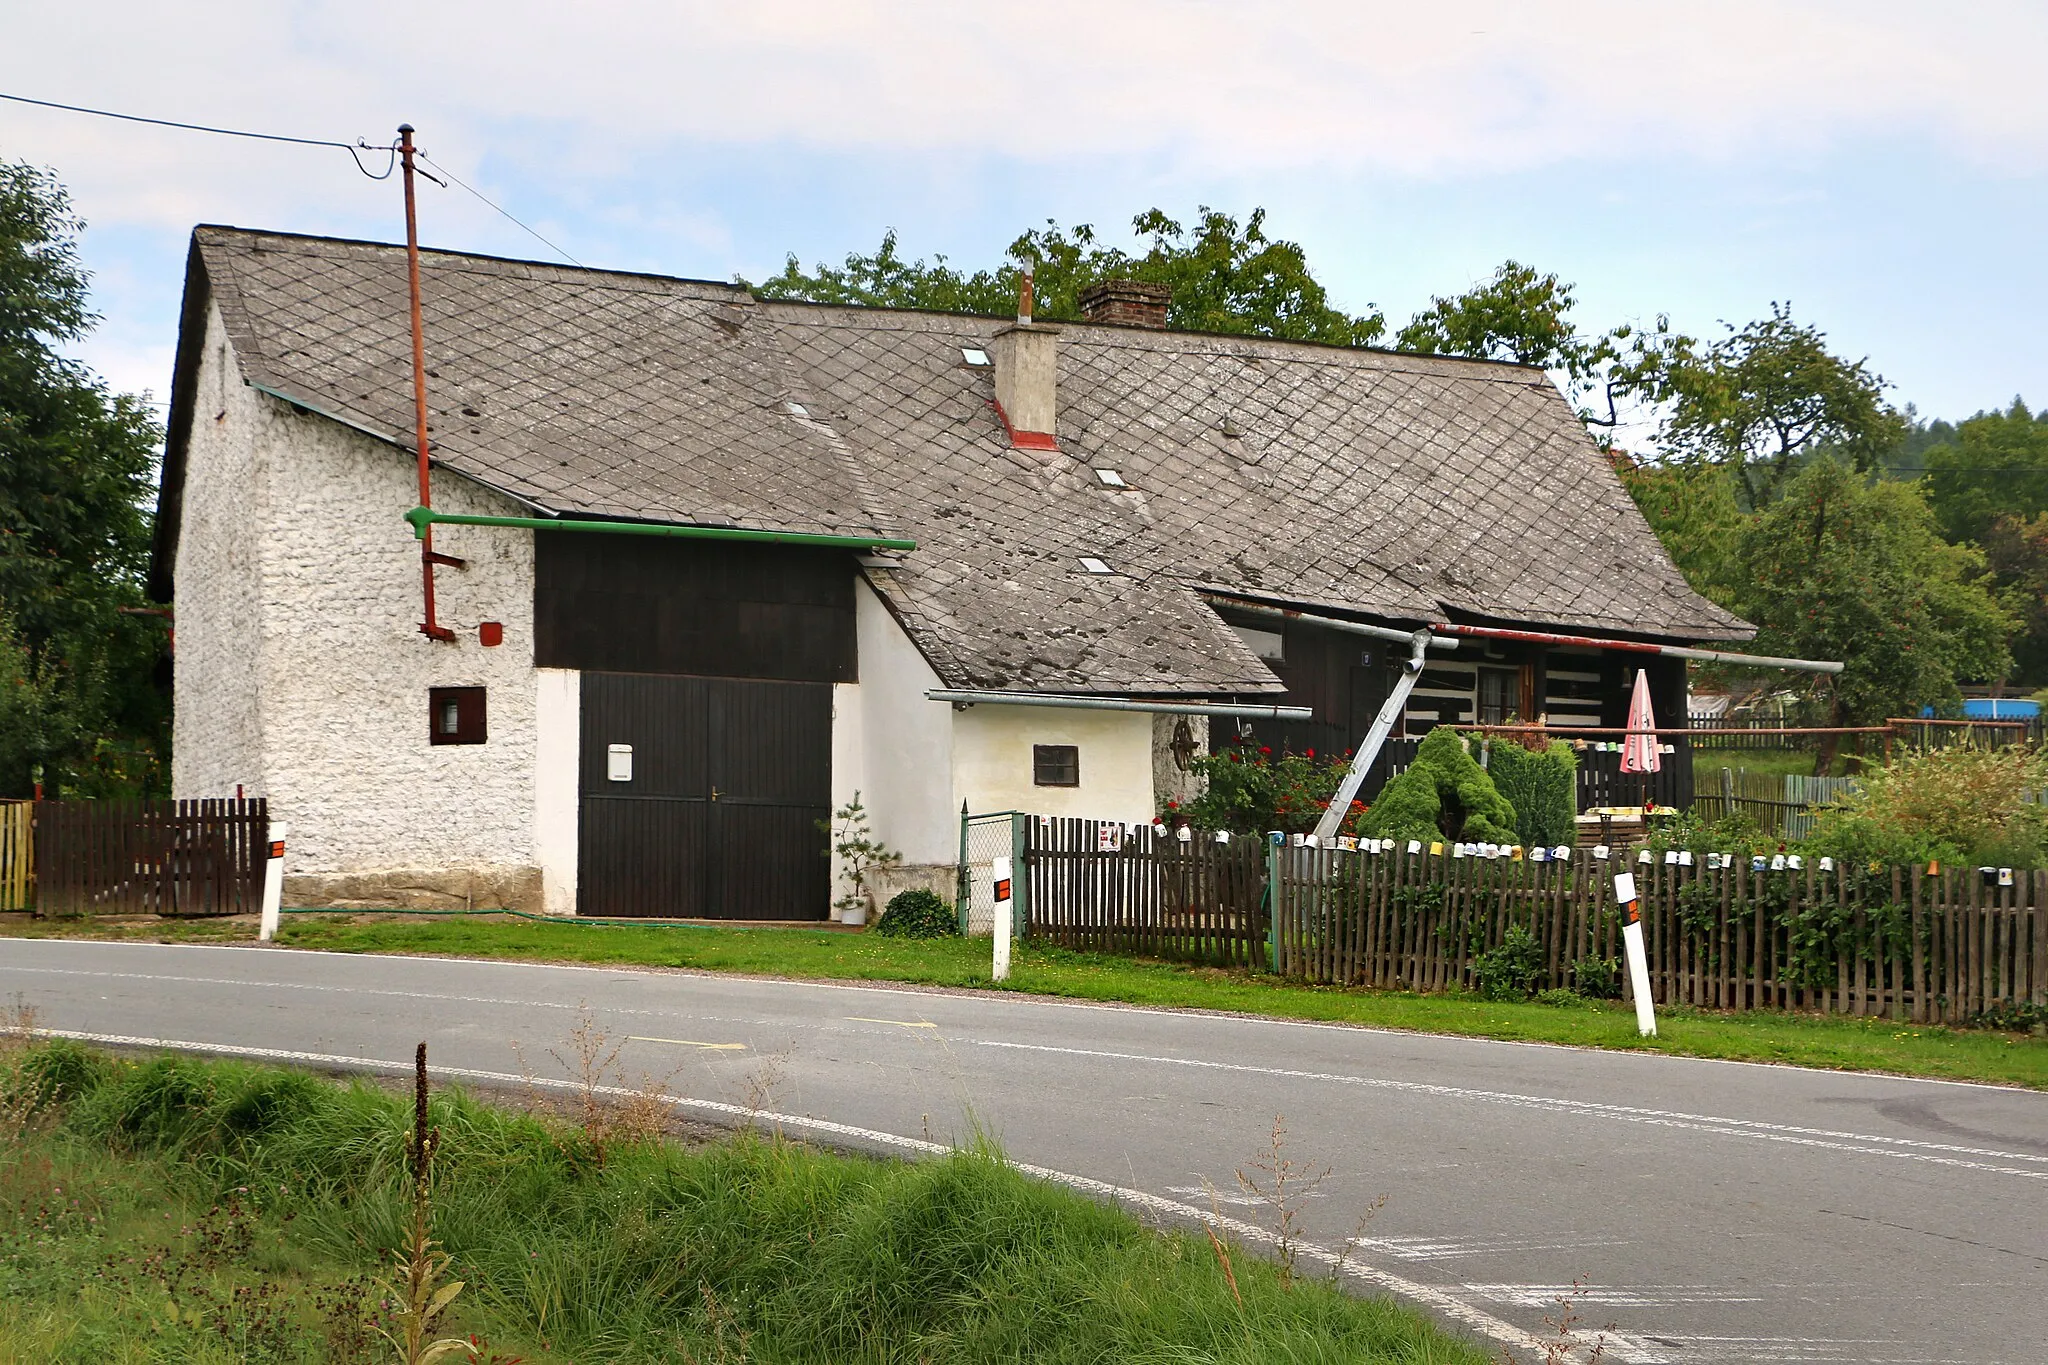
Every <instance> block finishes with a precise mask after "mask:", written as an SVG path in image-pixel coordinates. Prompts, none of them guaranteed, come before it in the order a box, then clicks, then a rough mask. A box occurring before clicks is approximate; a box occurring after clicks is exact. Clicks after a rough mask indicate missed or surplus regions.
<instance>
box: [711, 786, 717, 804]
mask: <svg viewBox="0 0 2048 1365" xmlns="http://www.w3.org/2000/svg"><path fill="white" fill-rule="evenodd" d="M711 799H712V800H713V801H716V800H717V799H718V788H717V787H716V786H713V787H712V788H711Z"/></svg>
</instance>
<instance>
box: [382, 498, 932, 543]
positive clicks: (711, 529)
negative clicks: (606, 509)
mask: <svg viewBox="0 0 2048 1365" xmlns="http://www.w3.org/2000/svg"><path fill="white" fill-rule="evenodd" d="M405 519H406V520H407V521H409V522H411V523H412V533H413V534H414V535H415V536H419V537H422V538H424V537H425V536H426V534H427V528H428V527H429V526H511V527H516V528H518V529H519V530H522V531H604V532H608V533H610V534H612V535H616V536H671V537H674V538H677V539H681V540H751V541H766V542H768V543H769V544H772V545H819V546H824V547H826V548H828V549H834V550H915V549H916V548H917V542H916V541H914V540H884V539H883V538H881V537H880V536H821V535H812V534H810V533H809V532H805V531H749V530H746V529H744V528H742V527H738V526H674V525H669V524H666V523H660V522H642V521H568V520H564V519H560V518H556V517H475V516H469V515H467V514H465V513H462V512H436V511H433V510H432V509H430V508H426V507H415V508H413V509H412V510H411V511H410V512H407V513H406V514H405Z"/></svg>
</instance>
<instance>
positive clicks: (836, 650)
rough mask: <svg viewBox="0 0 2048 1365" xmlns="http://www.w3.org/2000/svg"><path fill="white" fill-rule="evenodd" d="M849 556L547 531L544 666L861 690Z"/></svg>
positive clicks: (543, 536)
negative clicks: (853, 684)
mask: <svg viewBox="0 0 2048 1365" xmlns="http://www.w3.org/2000/svg"><path fill="white" fill-rule="evenodd" d="M856 572H857V569H856V568H855V566H854V562H853V556H852V555H851V554H849V553H847V552H846V551H844V550H830V549H814V548H811V547H808V546H787V545H769V544H753V543H749V542H745V541H720V540H681V539H673V540H672V539H667V538H664V537H659V536H636V535H605V534H601V533H595V532H583V531H541V532H538V533H536V534H535V536H534V589H533V598H534V601H533V608H534V611H533V615H534V640H533V661H534V663H535V665H536V666H538V667H541V668H575V669H585V670H591V671H598V672H609V673H674V674H696V675H698V676H702V677H718V678H764V679H777V680H782V681H789V682H854V681H857V680H858V670H857V661H856V657H855V651H854V614H853V579H854V574H855V573H856Z"/></svg>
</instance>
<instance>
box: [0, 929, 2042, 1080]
mask: <svg viewBox="0 0 2048 1365" xmlns="http://www.w3.org/2000/svg"><path fill="white" fill-rule="evenodd" d="M0 942H12V943H48V944H56V945H59V946H68V945H71V944H76V943H82V942H90V943H93V944H94V945H95V946H99V947H108V948H145V949H146V948H156V949H168V950H170V951H172V952H212V953H284V954H288V955H291V956H296V957H309V958H321V957H338V958H348V959H352V960H357V961H365V962H403V963H411V964H420V963H433V962H458V963H462V964H464V965H466V966H471V967H514V968H524V969H530V970H535V971H550V972H598V973H601V974H603V975H605V976H609V977H613V978H615V979H616V978H618V977H628V978H645V977H653V976H661V975H667V976H682V977H691V978H696V979H700V980H711V981H744V982H747V983H748V984H750V985H755V986H763V987H770V988H774V987H780V988H782V989H786V990H817V991H861V992H866V993H869V994H874V993H882V994H887V995H895V996H904V995H922V996H926V997H928V998H930V999H934V1000H962V999H971V1000H974V1001H976V1002H977V1003H982V1004H1003V1005H1009V1006H1014V1007H1016V1008H1019V1009H1049V1010H1098V1011H1106V1012H1115V1013H1118V1014H1141V1015H1148V1016H1151V1017H1153V1018H1159V1019H1220V1020H1228V1021H1230V1022H1232V1023H1238V1024H1252V1025H1257V1026H1259V1027H1262V1028H1268V1027H1269V1028H1276V1029H1311V1030H1316V1031H1319V1032H1326V1033H1371V1034H1382V1035H1387V1036H1391V1037H1396V1038H1429V1039H1434V1040H1437V1041H1440V1042H1444V1043H1463V1044H1471V1045H1473V1046H1474V1047H1479V1048H1502V1047H1521V1048H1535V1049H1538V1050H1542V1051H1550V1052H1571V1053H1578V1054H1581V1055H1584V1054H1586V1053H1598V1054H1600V1055H1602V1056H1606V1057H1612V1058H1614V1059H1615V1060H1617V1061H1629V1062H1648V1063H1653V1064H1658V1065H1674V1066H1730V1067H1756V1068H1762V1069H1764V1070H1768V1071H1804V1072H1808V1073H1810V1074H1812V1075H1816V1076H1828V1077H1832V1078H1834V1079H1836V1080H1842V1079H1844V1078H1851V1077H1853V1078H1864V1079H1870V1080H1882V1081H1890V1082H1896V1083H1899V1084H1904V1085H1914V1086H1922V1085H1938V1086H1947V1087H1951V1088H1955V1089H1961V1090H1990V1091H1994V1092H1996V1093H1998V1094H2001V1095H2011V1094H2014V1093H2018V1094H2030V1093H2032V1092H2031V1091H2029V1090H2028V1088H2027V1087H2025V1086H2021V1085H2000V1084H1997V1083H1995V1082H1992V1081H1957V1080H1950V1079H1948V1078H1946V1077H1941V1076H1904V1075H1901V1074H1899V1073H1898V1072H1896V1071H1842V1070H1838V1069H1835V1068H1832V1067H1816V1066H1801V1065H1799V1064H1798V1063H1796V1062H1751V1061H1744V1060H1742V1059H1740V1058H1736V1057H1688V1056H1685V1055H1684V1054H1682V1053H1671V1052H1651V1051H1643V1050H1639V1049H1635V1048H1612V1047H1595V1046H1590V1045H1583V1044H1578V1043H1548V1042H1542V1041H1539V1040H1536V1039H1530V1038H1488V1037H1485V1036H1483V1035H1480V1034H1469V1033H1432V1032H1430V1031H1429V1030H1427V1029H1412V1028H1391V1027H1388V1026H1386V1025H1382V1024H1351V1023H1329V1022H1325V1021H1322V1020H1316V1019H1286V1018H1281V1017H1278V1016H1275V1015H1268V1014H1245V1013H1240V1012H1237V1011H1234V1010H1219V1009H1208V1008H1205V1007H1202V1006H1196V1005H1190V1006H1186V1007H1184V1008H1179V1009H1173V1008H1166V1007H1161V1006H1154V1005H1129V1004H1124V1003H1122V1002H1119V1001H1096V1000H1063V999H1056V998H1053V997H1049V996H1043V995H1032V994H1030V993H1028V992H1025V991H1001V990H991V989H987V988H968V987H953V988H946V989H934V988H932V987H928V986H919V985H916V984H914V983H911V982H901V983H895V982H891V983H881V984H873V985H867V984H863V983H861V982H857V981H813V980H805V979H803V978H800V977H787V976H763V975H758V974H755V973H750V972H726V971H713V970H711V969H708V968H703V967H648V966H636V967H633V968H623V967H619V966H616V965H614V966H601V965H591V964H588V963H581V962H529V961H523V960H520V959H517V958H503V957H464V956H461V955H460V954H456V953H345V952H336V951H334V950H332V949H327V948H297V947H293V946H291V945H289V944H269V945H262V946H259V945H257V944H253V943H153V942H124V941H118V940H102V939H63V938H47V939H35V938H16V937H11V936H6V935H0ZM0 970H14V971H25V970H30V969H28V968H0ZM86 975H98V973H86ZM161 979H163V980H168V981H183V980H189V979H191V978H187V977H164V978H161ZM234 984H236V985H244V986H246V985H260V984H266V983H261V982H250V981H247V980H237V981H236V982H235V983H234ZM267 984H287V983H281V982H280V983H267ZM332 989H337V990H339V989H347V988H346V987H334V988H332ZM409 994H411V993H409ZM416 994H418V995H419V996H420V997H421V998H429V993H426V992H419V993H416ZM431 998H436V999H439V998H443V997H438V996H435V997H431ZM505 1003H508V1004H540V1003H547V1002H541V1001H507V1002H505ZM636 1012H637V1013H652V1012H653V1011H644V1010H643V1011H636Z"/></svg>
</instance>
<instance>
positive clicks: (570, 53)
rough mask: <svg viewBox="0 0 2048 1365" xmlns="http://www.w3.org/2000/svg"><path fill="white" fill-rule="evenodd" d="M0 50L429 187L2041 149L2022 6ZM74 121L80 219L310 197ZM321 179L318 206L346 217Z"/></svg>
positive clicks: (2039, 35) (254, 168)
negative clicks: (803, 152)
mask: <svg viewBox="0 0 2048 1365" xmlns="http://www.w3.org/2000/svg"><path fill="white" fill-rule="evenodd" d="M9 31H10V41H9V46H10V48H12V49H13V51H15V52H16V53H33V54H35V60H34V61H33V63H28V62H17V63H13V64H10V69H8V70H7V72H6V75H5V78H4V81H5V86H6V88H8V89H10V90H12V91H14V92H16V93H23V94H31V95H47V96H49V97H51V98H58V99H65V100H69V101H73V102H83V103H99V104H102V105H109V106H113V107H118V108H123V109H132V110H135V111H138V112H162V113H166V114H169V115H171V116H174V117H181V118H189V119H194V120H197V121H202V122H205V121H217V122H224V123H230V124H235V125H241V126H249V125H255V126H259V127H262V128H265V129H270V130H278V131H291V132H300V133H304V134H308V135H312V136H322V137H332V136H336V135H341V136H356V135H365V136H369V137H371V138H373V139H384V138H388V137H389V136H390V132H389V125H390V124H393V123H395V122H396V117H394V115H395V114H401V113H402V114H404V115H407V116H409V117H411V118H412V119H413V121H414V122H416V123H418V124H419V125H420V126H421V128H422V130H423V131H422V141H423V144H424V145H426V146H427V147H428V148H429V150H438V151H441V152H443V153H444V154H446V155H447V156H448V158H449V160H450V164H451V165H461V166H464V167H474V166H475V165H477V164H478V163H479V162H480V161H481V160H482V159H483V157H484V154H485V153H486V152H487V151H488V152H489V154H490V155H491V157H492V158H493V159H494V160H495V161H496V162H498V163H499V164H501V165H502V166H504V167H506V168H508V169H509V168H514V167H516V168H518V169H519V170H521V171H527V172H531V173H540V172H541V171H543V170H545V172H546V173H547V174H548V175H549V176H550V178H551V179H553V180H554V181H555V182H556V183H574V182H577V181H593V182H594V181H602V180H604V179H605V178H607V177H610V176H615V175H618V174H621V173H623V172H624V171H626V170H627V169H628V168H630V167H633V166H636V165H641V164H644V161H645V158H647V157H648V156H650V155H655V154H659V153H660V152H662V151H663V150H664V149H677V148H683V147H688V146H692V145H696V146H704V145H710V146H716V147H723V148H749V147H753V148H759V149H761V150H762V153H763V155H772V154H773V149H775V148H777V147H784V146H793V147H798V148H804V149H809V150H819V151H827V152H830V151H843V152H851V153H857V152H873V151H876V150H882V149H886V150H889V151H891V152H894V153H899V154H900V153H906V152H907V153H918V152H923V153H930V154H944V155H960V154H966V155H969V156H983V157H994V158H1010V159H1017V160H1020V161H1023V162H1027V163H1030V162H1037V163H1065V162H1073V161H1076V160H1086V159H1090V158H1130V157H1142V158H1147V159H1156V160H1158V161H1161V162H1164V163H1168V164H1173V165H1178V166H1182V167H1187V168H1204V167H1206V168H1214V169H1216V170H1218V171H1221V172H1223V173H1226V174H1247V173H1258V172H1260V171H1270V170H1275V169H1278V170H1302V171H1307V170H1315V169H1326V170H1334V171H1339V172H1345V171H1359V170H1366V171H1378V172H1389V173H1394V174H1399V175H1403V176H1413V177H1455V176H1463V175H1472V174H1494V173H1500V172H1519V171H1527V170H1530V169H1535V168H1541V167H1544V166H1551V165H1559V164H1563V163H1582V162H1586V161H1593V162H1599V161H1603V160H1611V161H1623V160H1637V159H1641V158H1646V157H1652V158H1687V157H1704V158H1740V157H1748V156H1772V157H1778V156H1783V155H1787V154H1790V155H1795V156H1796V155H1802V154H1805V153H1808V152H1812V151H1815V150H1819V149H1823V148H1825V147H1826V146H1827V145H1828V144H1829V143H1830V142H1832V141H1835V140H1839V139H1845V138H1854V139H1868V138H1871V137H1873V136H1875V137H1883V136H1888V135H1902V136H1904V135H1910V136H1914V137H1932V138H1934V139H1936V140H1938V141H1941V142H1944V143H1945V144H1946V145H1948V146H1949V147H1950V148H1951V149H1952V150H1953V152H1954V153H1955V154H1956V155H1958V156H1960V157H1963V158H1966V159H1973V160H1976V161H1978V162H1981V163H1983V164H1986V165H1993V166H2004V167H2013V168H2020V169H2032V168H2037V167H2038V166H2040V165H2041V163H2042V161H2043V154H2044V152H2048V86H2044V85H2043V84H2042V83H2041V82H2040V81H2038V80H2037V79H2036V78H2035V76H2036V73H2035V71H2034V70H2033V69H2032V68H2033V57H2032V55H2031V54H2034V53H2037V52H2038V51H2040V49H2041V46H2042V43H2043V40H2044V39H2048V7H2043V6H2040V5H2039V4H2037V3H2030V2H2028V0H1977V2H1976V3H1973V4H1972V5H1971V6H1970V7H1969V8H1968V10H1967V12H1960V11H1957V10H1954V9H1950V8H1948V7H1935V6H1927V5H1924V4H1918V3H1901V2H1899V0H1893V2H1892V3H1882V2H1874V0H1861V2H1860V3H1818V2H1816V0H1808V3H1796V2H1794V0H1720V2H1719V3H1716V4H1713V5H1698V6H1684V7H1682V6H1676V5H1661V6H1655V7H1651V6H1645V5H1643V4H1642V3H1640V0H1576V2H1575V3H1563V2H1561V0H1549V2H1548V3H1545V2H1544V0H1467V3H1463V4H1460V5H1456V6H1451V5H1436V6H1417V5H1414V4H1412V3H1407V2H1406V0H1403V2H1402V3H1384V2H1378V3H1358V2H1357V0H1352V2H1351V3H1344V2H1343V0H1337V2H1336V3H1330V2H1328V0H1321V2H1314V0H1300V2H1299V3H1292V4H1252V3H1226V2H1224V0H1119V2H1118V3H1111V4H1105V3H1103V0H1035V2H1034V3H1031V4H1028V5H1023V4H1006V5H997V4H978V5H973V4H960V3H957V0H899V2H898V3H888V4H884V3H877V0H754V2H753V3H747V4H732V3H729V2H727V0H713V2H710V3H706V2H704V0H697V2H695V3H671V4H660V3H649V2H648V0H631V2H629V0H586V3H580V4H576V5H564V4H560V3H558V0H549V2H548V3H534V2H533V0H497V2H496V3H491V4H480V3H443V4H433V3H407V4H403V5H400V4H392V3H382V2H380V0H356V2H354V3H350V4H347V5H342V4H338V3H326V2H315V3H303V4H299V5H296V6H291V7H288V8H282V9H281V8H280V7H279V6H277V5H276V4H275V3H274V2H273V0H217V3H212V4H208V5H204V6H173V5H161V4H149V3H104V2H103V3H96V4H95V3H81V4H73V5H66V6H37V7H33V8H31V9H29V10H27V11H26V12H24V13H22V14H19V15H16V16H13V17H11V18H10V20H9ZM67 117H68V116H62V115H39V114H35V113H32V112H25V111H20V110H18V109H10V110H7V111H5V112H4V113H0V139H4V140H5V142H6V144H7V145H9V146H10V147H15V148H18V147H19V146H20V144H21V143H23V142H24V141H30V142H33V143H34V148H33V150H34V151H35V153H36V154H37V155H38V156H39V157H41V158H42V159H47V160H51V161H54V162H57V163H59V164H62V165H65V166H67V167H70V166H81V167H82V166H87V165H95V166H108V167H118V174H117V175H112V176H109V177H108V178H107V179H106V181H105V183H88V184H86V185H85V186H84V187H83V190H84V192H89V193H90V195H91V198H92V200H93V202H94V206H95V208H96V210H97V211H98V212H99V213H100V214H101V215H106V214H108V213H112V214H114V215H116V216H118V217H119V218H120V219H122V220H123V221H155V222H163V223H188V222H190V221H191V220H192V219H193V218H195V217H199V216H206V214H207V213H208V206H209V205H218V204H219V203H221V202H222V201H223V200H224V199H225V200H227V201H228V202H232V203H234V204H235V205H236V206H237V208H238V211H240V212H243V213H245V214H249V215H251V216H252V218H254V217H263V216H266V215H267V216H270V217H273V218H274V217H276V214H275V212H274V211H273V210H274V209H275V208H276V207H279V206H281V204H282V203H284V202H289V203H290V204H291V205H293V206H296V207H300V208H303V206H304V204H305V200H306V187H305V184H304V181H305V175H304V172H303V162H301V161H298V160H297V158H299V157H302V156H303V155H304V153H302V152H283V151H277V150H265V149H251V148H250V147H248V146H246V145H245V146H243V147H239V148H236V149H234V150H233V151H229V150H226V149H223V148H222V147H219V146H216V145H212V144H206V145H195V144H196V143H197V142H203V140H187V141H176V140H175V139H177V138H179V137H180V136H182V135H176V134H168V133H167V134H162V135H160V136H159V135H147V134H143V133H141V132H139V130H136V129H135V128H133V127H132V126H129V127H123V126H121V125H108V126H96V127H85V126H81V125H80V124H79V123H78V122H77V121H69V122H67V121H65V120H66V118H67ZM336 155H337V156H338V155H339V154H338V153H337V154H336ZM281 160H289V161H292V162H293V164H294V165H295V166H297V167H299V169H298V170H297V171H295V172H293V173H292V174H290V175H289V176H288V177H286V176H281V175H276V174H274V173H273V169H272V168H273V167H276V166H278V165H279V164H280V162H281ZM344 171H347V167H346V166H345V165H341V166H337V167H336V168H335V174H334V175H333V177H332V183H331V184H328V183H324V182H323V184H322V185H321V186H319V187H318V188H316V189H315V190H314V191H313V193H314V195H315V197H316V198H321V199H324V200H326V201H327V202H328V203H329V204H330V205H331V207H332V209H333V210H334V211H336V212H340V213H344V214H345V213H347V212H349V211H350V208H349V206H350V205H351V204H352V203H353V202H354V201H355V200H356V199H358V198H360V190H359V187H357V186H354V185H351V184H350V183H349V178H348V176H349V175H352V174H353V173H352V172H349V173H348V175H343V174H342V172H344ZM93 180H94V181H95V182H96V180H97V178H96V177H94V178H93ZM273 187H274V188H273Z"/></svg>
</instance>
